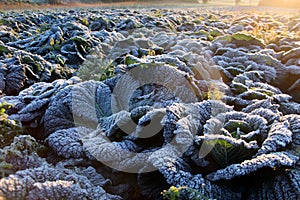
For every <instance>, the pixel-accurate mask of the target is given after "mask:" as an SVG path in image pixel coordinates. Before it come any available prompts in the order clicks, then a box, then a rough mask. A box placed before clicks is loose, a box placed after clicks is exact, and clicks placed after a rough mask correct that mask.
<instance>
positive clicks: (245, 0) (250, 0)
mask: <svg viewBox="0 0 300 200" xmlns="http://www.w3.org/2000/svg"><path fill="white" fill-rule="evenodd" d="M199 1H200V3H190V2H183V1H179V0H178V1H176V0H175V1H174V0H169V1H167V0H165V1H151V2H143V1H141V0H140V1H128V2H116V3H94V4H85V3H79V2H75V3H72V4H60V5H50V4H43V5H38V4H24V3H20V4H13V5H9V4H1V3H0V10H3V11H7V10H24V9H51V8H95V7H101V8H124V7H126V8H143V7H164V6H168V7H178V8H180V7H209V6H233V5H235V4H234V0H223V1H220V0H210V2H209V3H208V4H202V3H201V2H202V0H199ZM240 5H241V6H245V5H257V0H242V2H241V4H240Z"/></svg>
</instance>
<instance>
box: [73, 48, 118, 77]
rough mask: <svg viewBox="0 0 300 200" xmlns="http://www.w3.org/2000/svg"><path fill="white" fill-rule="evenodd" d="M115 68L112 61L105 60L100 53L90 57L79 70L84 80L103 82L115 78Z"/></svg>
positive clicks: (79, 74)
mask: <svg viewBox="0 0 300 200" xmlns="http://www.w3.org/2000/svg"><path fill="white" fill-rule="evenodd" d="M114 69H115V66H114V65H113V63H112V61H110V60H106V59H103V58H102V57H101V54H100V53H99V52H98V53H97V52H96V53H93V54H91V55H88V56H87V57H86V60H85V61H84V62H83V63H82V65H81V67H80V69H79V70H78V76H79V77H80V78H81V79H82V80H84V81H85V80H96V81H103V80H106V79H108V78H112V77H114V76H115V72H114Z"/></svg>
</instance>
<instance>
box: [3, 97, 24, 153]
mask: <svg viewBox="0 0 300 200" xmlns="http://www.w3.org/2000/svg"><path fill="white" fill-rule="evenodd" d="M11 106H12V105H10V104H8V103H6V102H1V103H0V148H3V147H5V146H7V145H9V144H10V143H11V142H12V140H13V139H14V137H15V136H16V135H19V134H22V133H23V128H22V125H21V124H20V123H19V122H17V121H15V120H11V119H9V118H8V114H6V110H7V109H9V108H11Z"/></svg>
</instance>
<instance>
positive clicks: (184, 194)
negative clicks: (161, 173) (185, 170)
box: [161, 186, 209, 200]
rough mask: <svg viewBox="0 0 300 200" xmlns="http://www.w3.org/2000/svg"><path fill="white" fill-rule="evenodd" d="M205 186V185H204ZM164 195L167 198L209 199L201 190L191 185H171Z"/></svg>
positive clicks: (175, 199)
mask: <svg viewBox="0 0 300 200" xmlns="http://www.w3.org/2000/svg"><path fill="white" fill-rule="evenodd" d="M203 187H204V186H203ZM161 194H162V196H163V198H164V199H166V200H183V199H186V200H208V199H209V198H207V197H206V196H204V195H203V194H202V193H201V192H200V191H198V190H195V189H192V188H189V187H185V186H182V187H175V186H171V187H170V188H169V189H168V190H164V191H163V192H162V193H161Z"/></svg>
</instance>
